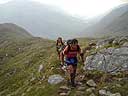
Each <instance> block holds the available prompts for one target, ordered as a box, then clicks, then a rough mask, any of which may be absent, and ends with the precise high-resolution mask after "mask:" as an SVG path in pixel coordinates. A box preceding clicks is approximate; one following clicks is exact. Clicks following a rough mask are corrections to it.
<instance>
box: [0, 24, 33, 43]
mask: <svg viewBox="0 0 128 96" xmlns="http://www.w3.org/2000/svg"><path fill="white" fill-rule="evenodd" d="M31 37H32V35H30V34H29V33H28V32H27V31H26V30H24V29H23V28H21V27H19V26H17V25H15V24H12V23H3V24H0V39H1V40H13V41H16V40H18V41H19V40H23V39H27V38H31Z"/></svg>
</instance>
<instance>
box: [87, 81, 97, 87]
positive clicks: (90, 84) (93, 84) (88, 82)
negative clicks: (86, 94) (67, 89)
mask: <svg viewBox="0 0 128 96" xmlns="http://www.w3.org/2000/svg"><path fill="white" fill-rule="evenodd" d="M87 85H89V86H91V87H96V86H97V85H96V83H95V82H94V80H89V81H87Z"/></svg>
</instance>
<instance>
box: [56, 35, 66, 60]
mask: <svg viewBox="0 0 128 96" xmlns="http://www.w3.org/2000/svg"><path fill="white" fill-rule="evenodd" d="M63 47H64V43H63V40H62V38H61V37H58V39H57V41H56V51H57V53H58V57H59V60H60V52H61V51H62V50H63Z"/></svg>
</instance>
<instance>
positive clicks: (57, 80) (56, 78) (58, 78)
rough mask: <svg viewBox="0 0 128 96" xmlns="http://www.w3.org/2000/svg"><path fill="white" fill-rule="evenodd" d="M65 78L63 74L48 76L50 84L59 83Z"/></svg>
mask: <svg viewBox="0 0 128 96" xmlns="http://www.w3.org/2000/svg"><path fill="white" fill-rule="evenodd" d="M63 80H64V78H62V76H61V75H51V76H50V77H49V78H48V83H50V84H58V83H60V82H62V81H63Z"/></svg>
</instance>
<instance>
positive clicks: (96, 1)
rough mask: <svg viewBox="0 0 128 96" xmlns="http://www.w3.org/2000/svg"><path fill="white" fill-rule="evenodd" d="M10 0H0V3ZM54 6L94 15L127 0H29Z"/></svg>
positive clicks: (78, 14)
mask: <svg viewBox="0 0 128 96" xmlns="http://www.w3.org/2000/svg"><path fill="white" fill-rule="evenodd" d="M9 1H12V0H0V4H3V3H7V2H9ZM30 1H35V2H39V3H42V4H47V5H51V6H56V7H58V8H60V9H62V10H64V11H65V12H67V13H68V14H71V15H76V16H81V17H88V18H91V17H95V16H98V15H101V14H103V13H105V12H107V11H109V10H110V9H112V8H114V7H116V6H118V5H120V4H122V3H124V2H123V1H127V0H30Z"/></svg>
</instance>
